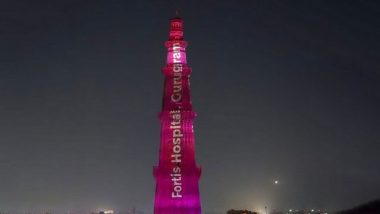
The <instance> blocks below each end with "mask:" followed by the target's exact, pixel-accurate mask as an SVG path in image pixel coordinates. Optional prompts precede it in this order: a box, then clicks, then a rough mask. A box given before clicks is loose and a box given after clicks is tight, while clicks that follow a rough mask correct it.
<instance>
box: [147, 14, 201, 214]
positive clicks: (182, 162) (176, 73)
mask: <svg viewBox="0 0 380 214" xmlns="http://www.w3.org/2000/svg"><path fill="white" fill-rule="evenodd" d="M165 46H166V47H167V49H168V52H167V60H166V64H167V65H166V67H164V68H163V69H162V72H163V74H164V76H165V85H164V95H163V104H162V111H161V112H160V114H159V118H160V121H161V142H160V154H159V162H158V166H156V167H154V170H153V172H154V176H155V179H156V195H155V202H154V213H155V214H180V213H181V214H200V213H201V203H200V194H199V178H200V175H201V169H200V167H198V166H197V164H196V161H195V145H194V144H195V143H194V142H195V141H194V130H193V121H194V119H195V116H196V113H195V112H193V111H192V105H191V97H190V86H189V78H190V74H191V68H190V67H188V66H187V60H186V46H187V43H186V42H185V41H183V20H182V19H180V18H174V19H171V20H170V33H169V40H168V41H167V42H166V43H165Z"/></svg>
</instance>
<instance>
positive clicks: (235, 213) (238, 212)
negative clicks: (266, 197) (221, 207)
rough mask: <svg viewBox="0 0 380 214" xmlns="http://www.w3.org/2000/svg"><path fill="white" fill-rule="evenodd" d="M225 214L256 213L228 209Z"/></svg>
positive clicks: (255, 213) (253, 213) (254, 213)
mask: <svg viewBox="0 0 380 214" xmlns="http://www.w3.org/2000/svg"><path fill="white" fill-rule="evenodd" d="M227 214H258V213H257V212H252V211H249V210H228V211H227Z"/></svg>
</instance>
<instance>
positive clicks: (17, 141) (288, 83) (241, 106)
mask: <svg viewBox="0 0 380 214" xmlns="http://www.w3.org/2000/svg"><path fill="white" fill-rule="evenodd" d="M176 10H178V11H179V15H180V16H181V17H182V18H183V19H184V22H185V24H184V26H185V27H184V29H185V30H184V37H185V40H187V41H188V42H189V45H188V48H187V58H188V63H189V66H191V67H192V69H193V73H192V76H191V91H192V101H193V107H194V110H195V111H196V112H197V114H198V117H197V119H196V120H195V126H194V127H195V142H196V157H197V162H198V163H199V164H200V165H201V166H202V169H203V172H202V176H201V180H200V191H201V200H202V209H203V210H204V211H205V212H213V211H227V210H229V209H248V210H260V209H261V210H263V209H264V207H265V206H268V207H269V208H274V207H276V208H280V209H291V208H296V209H311V208H317V209H327V210H343V209H348V208H351V207H354V206H355V205H359V204H362V203H365V202H367V201H371V200H374V199H378V198H380V182H379V181H380V170H379V163H380V155H379V151H380V142H379V139H380V111H379V109H380V64H379V56H380V54H379V50H380V42H379V38H380V15H379V14H380V4H379V3H378V2H376V1H362V2H359V1H352V0H348V1H344V2H341V1H327V0H321V1H301V0H294V1H289V0H284V1H278V0H270V1H243V0H238V1H227V0H220V1H211V0H209V1H191V3H190V2H186V1H176V2H175V1H165V2H163V1H126V0H124V1H121V0H109V1H89V0H83V1H80V2H79V1H74V0H65V1H63V0H57V1H47V0H36V1H27V0H16V1H14V0H13V1H11V0H3V1H1V2H0V18H1V19H0V71H1V72H0V98H1V105H0V146H1V149H0V211H7V210H9V211H14V212H23V211H24V210H28V209H36V210H37V209H38V210H40V209H43V208H47V209H51V210H56V211H57V212H67V211H68V209H70V210H78V211H80V210H86V211H88V210H94V211H96V210H99V209H110V208H112V209H114V210H123V211H126V210H129V209H131V208H132V207H133V206H135V207H136V208H137V209H138V210H142V211H144V212H151V211H152V207H153V197H154V185H155V183H154V178H153V175H152V169H153V166H154V165H156V162H157V160H158V146H159V140H160V139H159V138H160V136H159V134H160V124H159V120H158V117H157V113H158V112H159V111H160V108H161V102H162V89H163V84H164V83H163V76H162V74H161V70H160V69H161V68H162V67H163V66H164V65H165V57H166V49H165V47H164V42H165V41H166V40H167V39H168V29H169V22H168V20H169V18H172V17H173V16H175V11H176ZM276 180H277V181H278V183H277V184H275V183H274V182H275V181H276Z"/></svg>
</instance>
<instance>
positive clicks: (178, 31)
mask: <svg viewBox="0 0 380 214" xmlns="http://www.w3.org/2000/svg"><path fill="white" fill-rule="evenodd" d="M176 13H177V14H178V12H176ZM169 40H171V41H172V40H183V19H182V18H181V17H179V16H176V17H174V18H171V19H170V33H169Z"/></svg>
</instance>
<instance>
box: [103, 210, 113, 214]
mask: <svg viewBox="0 0 380 214" xmlns="http://www.w3.org/2000/svg"><path fill="white" fill-rule="evenodd" d="M104 214H113V210H105V211H104Z"/></svg>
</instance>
